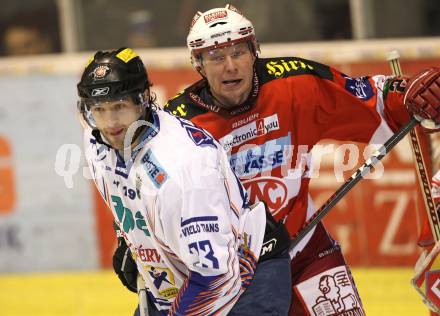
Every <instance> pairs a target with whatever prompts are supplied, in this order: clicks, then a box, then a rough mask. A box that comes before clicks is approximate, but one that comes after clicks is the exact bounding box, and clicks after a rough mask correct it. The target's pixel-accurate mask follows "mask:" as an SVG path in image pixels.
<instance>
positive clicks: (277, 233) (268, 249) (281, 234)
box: [258, 204, 290, 262]
mask: <svg viewBox="0 0 440 316" xmlns="http://www.w3.org/2000/svg"><path fill="white" fill-rule="evenodd" d="M264 206H265V208H266V230H265V233H264V239H263V245H262V246H261V253H260V259H259V260H258V261H259V262H262V261H265V260H269V259H272V258H275V257H278V256H280V255H282V254H283V253H285V252H286V250H288V248H289V246H290V236H289V232H288V231H287V229H286V226H285V225H284V223H283V222H282V221H278V222H277V221H276V220H275V218H274V217H273V216H272V214H271V213H270V211H269V210H268V209H267V206H266V204H264Z"/></svg>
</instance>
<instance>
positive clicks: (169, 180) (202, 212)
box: [85, 110, 266, 315]
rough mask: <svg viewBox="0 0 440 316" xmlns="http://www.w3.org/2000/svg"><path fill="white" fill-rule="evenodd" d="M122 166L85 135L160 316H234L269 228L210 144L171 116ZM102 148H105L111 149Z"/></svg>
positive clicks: (157, 122)
mask: <svg viewBox="0 0 440 316" xmlns="http://www.w3.org/2000/svg"><path fill="white" fill-rule="evenodd" d="M152 125H153V126H152V127H149V128H148V130H147V132H146V133H145V134H144V135H143V137H142V140H141V142H140V144H139V145H137V146H136V148H134V149H133V151H132V154H131V159H130V160H129V161H126V162H124V160H123V158H122V156H121V154H119V153H118V152H117V151H115V150H114V149H111V148H109V147H108V146H106V145H103V144H101V143H99V142H97V140H96V138H95V137H94V136H93V134H92V131H91V129H86V130H85V147H86V158H87V162H88V164H89V167H90V170H91V172H92V175H93V177H94V181H95V183H96V186H97V187H98V189H99V191H100V193H101V195H102V197H103V198H104V200H105V202H106V203H107V205H108V206H109V208H110V209H111V211H112V213H113V216H114V218H115V221H116V223H117V224H118V225H119V228H120V230H121V232H122V235H123V237H124V238H125V240H126V242H127V245H128V246H129V247H130V250H131V252H132V254H133V257H134V258H135V260H136V263H137V265H138V270H139V271H140V273H141V274H142V277H143V279H144V280H145V283H146V287H147V290H148V292H149V294H150V297H151V299H152V301H154V303H155V305H156V307H157V308H158V309H159V310H162V311H163V312H164V313H169V314H170V315H211V314H213V313H218V314H220V315H223V314H227V313H228V311H229V310H230V309H231V308H232V306H233V305H234V303H235V302H236V301H237V299H238V298H239V296H240V295H241V293H242V292H243V291H244V290H245V289H246V287H247V286H248V285H249V283H250V282H251V280H252V278H253V275H254V271H255V268H256V265H257V261H258V258H259V255H260V249H261V245H262V242H263V236H264V228H265V221H266V218H265V211H264V206H263V205H262V203H260V204H259V205H258V206H257V207H255V208H252V209H250V208H249V207H248V204H247V195H246V192H245V190H244V189H243V187H242V185H241V184H240V182H239V181H238V179H237V177H236V176H235V174H234V173H233V171H232V170H231V168H230V165H229V162H228V158H227V156H226V153H225V152H224V150H223V149H222V146H220V145H219V144H218V143H217V141H215V140H214V139H213V138H212V137H211V135H209V134H208V133H207V132H206V131H204V130H202V129H201V128H199V127H196V126H194V124H193V123H191V122H189V121H186V120H182V119H179V118H176V117H174V116H172V115H170V114H168V113H167V112H164V111H162V110H157V111H153V112H152ZM104 141H105V140H104Z"/></svg>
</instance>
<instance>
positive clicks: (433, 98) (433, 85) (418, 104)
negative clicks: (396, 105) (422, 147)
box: [404, 67, 440, 130]
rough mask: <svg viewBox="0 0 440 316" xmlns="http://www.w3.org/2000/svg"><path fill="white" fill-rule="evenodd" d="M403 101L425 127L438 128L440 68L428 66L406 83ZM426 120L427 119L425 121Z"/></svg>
mask: <svg viewBox="0 0 440 316" xmlns="http://www.w3.org/2000/svg"><path fill="white" fill-rule="evenodd" d="M404 103H405V105H406V107H407V108H408V110H409V112H410V113H411V114H413V115H415V116H416V117H418V118H420V119H421V120H422V122H421V123H422V126H423V127H424V128H425V129H432V130H438V129H439V128H440V68H436V67H433V68H430V69H428V70H425V71H423V72H421V73H419V74H417V75H415V76H414V77H412V78H411V79H410V80H409V82H408V83H407V86H406V89H405V97H404ZM425 120H428V121H425Z"/></svg>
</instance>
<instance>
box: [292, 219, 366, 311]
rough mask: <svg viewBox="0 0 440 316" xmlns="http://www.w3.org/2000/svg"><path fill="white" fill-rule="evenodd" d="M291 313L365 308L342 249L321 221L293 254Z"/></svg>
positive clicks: (359, 309)
mask: <svg viewBox="0 0 440 316" xmlns="http://www.w3.org/2000/svg"><path fill="white" fill-rule="evenodd" d="M291 268H292V286H293V291H292V305H291V307H290V311H289V315H295V316H302V315H313V316H315V315H323V316H324V315H347V316H348V315H350V316H351V315H353V316H358V315H359V316H361V315H362V316H363V315H365V312H364V310H363V307H362V302H361V299H360V297H359V294H358V291H357V289H356V285H355V284H354V281H353V277H352V275H351V272H350V269H349V268H348V266H347V265H346V263H345V260H344V257H343V255H342V252H341V249H340V247H339V245H338V243H337V242H336V241H334V240H333V239H332V238H331V237H330V236H329V235H328V233H327V232H326V230H325V228H324V227H323V225H322V224H319V225H318V226H317V227H316V229H315V232H314V233H313V236H312V237H311V239H310V241H309V242H308V244H307V245H306V247H305V248H304V249H303V250H302V251H301V252H300V253H299V254H298V255H297V256H296V257H294V258H293V260H292V262H291Z"/></svg>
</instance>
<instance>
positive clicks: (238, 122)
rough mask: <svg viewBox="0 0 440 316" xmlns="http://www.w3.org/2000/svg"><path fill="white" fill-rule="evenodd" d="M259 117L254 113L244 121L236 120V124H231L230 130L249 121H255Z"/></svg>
mask: <svg viewBox="0 0 440 316" xmlns="http://www.w3.org/2000/svg"><path fill="white" fill-rule="evenodd" d="M259 115H260V114H259V113H254V114H252V115H250V116H248V117H246V118H244V119H241V120H238V121H237V122H234V123H232V128H237V127H240V126H241V125H243V124H246V123H249V122H250V121H253V120H255V119H257V118H258V116H259Z"/></svg>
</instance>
